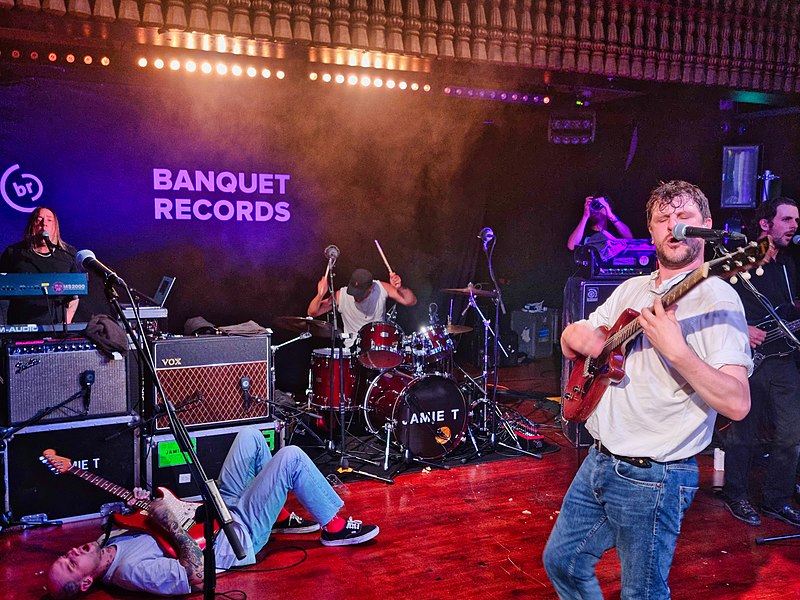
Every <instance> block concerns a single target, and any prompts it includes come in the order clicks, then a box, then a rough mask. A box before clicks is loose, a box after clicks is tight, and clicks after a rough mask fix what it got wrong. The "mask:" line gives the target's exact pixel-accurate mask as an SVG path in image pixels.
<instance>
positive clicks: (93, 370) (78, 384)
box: [2, 340, 130, 425]
mask: <svg viewBox="0 0 800 600" xmlns="http://www.w3.org/2000/svg"><path fill="white" fill-rule="evenodd" d="M3 363H4V364H3V370H2V372H3V378H4V379H5V381H6V385H5V386H3V407H2V408H3V410H2V414H3V419H4V421H5V423H6V424H8V425H17V424H19V423H22V422H24V421H27V420H28V419H30V418H31V417H33V416H34V415H36V414H37V413H38V412H39V411H41V410H42V409H45V408H47V407H53V406H56V405H57V404H59V403H61V402H63V401H64V400H66V399H67V398H70V397H72V396H74V399H73V400H72V401H71V402H68V403H67V404H65V405H64V406H62V407H61V408H59V409H58V410H56V411H55V412H53V413H51V414H49V415H46V416H44V417H42V419H40V420H39V421H37V422H42V423H46V422H51V421H52V422H55V421H73V420H77V419H82V418H86V417H108V416H114V415H125V414H128V413H129V412H130V403H129V399H128V390H127V369H126V359H125V358H120V359H117V360H109V359H107V358H106V357H105V356H103V355H102V354H101V353H100V352H99V351H98V350H97V348H96V346H95V345H94V344H93V343H92V342H90V341H88V340H63V341H32V342H7V343H6V344H5V345H4V346H3ZM90 374H92V375H93V377H94V382H93V383H92V382H91V381H90ZM87 397H88V400H89V402H88V404H89V410H88V411H86V409H85V407H86V404H85V398H87Z"/></svg>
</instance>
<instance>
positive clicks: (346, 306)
mask: <svg viewBox="0 0 800 600" xmlns="http://www.w3.org/2000/svg"><path fill="white" fill-rule="evenodd" d="M388 297H389V294H388V293H387V292H386V289H385V288H384V287H383V285H382V284H381V282H380V281H378V280H377V279H373V280H372V287H371V288H370V289H369V293H367V295H366V297H365V298H364V299H363V300H362V301H361V302H358V303H357V302H356V301H355V298H353V297H352V296H351V295H350V294H348V293H347V288H346V287H343V288H341V289H340V290H339V312H340V313H341V315H342V322H343V323H344V332H345V333H358V332H359V330H360V329H361V328H362V327H363V326H364V325H366V324H367V323H374V322H375V321H383V320H384V318H385V315H386V298H388ZM348 342H349V343H348ZM352 343H353V341H352V340H346V341H345V346H350V345H352Z"/></svg>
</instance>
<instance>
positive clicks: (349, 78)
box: [347, 75, 358, 85]
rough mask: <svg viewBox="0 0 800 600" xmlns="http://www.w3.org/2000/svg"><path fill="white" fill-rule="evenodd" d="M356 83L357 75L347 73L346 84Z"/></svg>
mask: <svg viewBox="0 0 800 600" xmlns="http://www.w3.org/2000/svg"><path fill="white" fill-rule="evenodd" d="M357 83H358V75H348V76H347V84H348V85H355V84H357Z"/></svg>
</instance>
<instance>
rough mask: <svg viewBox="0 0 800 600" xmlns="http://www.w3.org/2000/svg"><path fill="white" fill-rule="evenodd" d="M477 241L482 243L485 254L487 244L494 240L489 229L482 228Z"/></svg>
mask: <svg viewBox="0 0 800 600" xmlns="http://www.w3.org/2000/svg"><path fill="white" fill-rule="evenodd" d="M478 239H479V240H481V241H482V242H483V251H484V252H486V249H487V248H488V247H489V242H491V241H492V240H493V239H494V231H492V228H491V227H484V228H483V229H481V232H480V233H479V234H478Z"/></svg>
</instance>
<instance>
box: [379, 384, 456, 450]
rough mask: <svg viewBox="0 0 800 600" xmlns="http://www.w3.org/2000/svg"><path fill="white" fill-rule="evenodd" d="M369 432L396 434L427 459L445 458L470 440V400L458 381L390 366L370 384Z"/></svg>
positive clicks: (402, 444) (397, 440)
mask: <svg viewBox="0 0 800 600" xmlns="http://www.w3.org/2000/svg"><path fill="white" fill-rule="evenodd" d="M364 417H365V421H366V425H367V428H368V429H369V431H371V432H372V433H374V434H375V435H378V436H385V435H386V434H385V433H384V429H383V426H384V424H385V423H386V422H387V421H388V422H389V423H391V431H392V438H393V441H394V442H395V444H397V445H398V446H400V447H401V448H402V449H408V450H410V451H411V454H412V455H413V456H416V457H419V458H423V459H435V458H442V457H444V456H446V455H447V454H449V453H450V452H451V451H452V450H453V448H455V447H456V446H457V445H458V444H460V443H461V441H462V440H463V439H464V433H465V432H466V429H467V424H468V415H467V405H466V402H465V400H464V396H463V395H462V394H461V390H460V389H459V388H458V385H457V384H456V382H455V381H453V380H452V379H450V378H448V377H444V376H442V375H437V374H429V375H423V374H411V373H407V372H404V371H400V370H392V371H386V372H384V373H381V374H380V375H378V376H377V377H376V378H375V379H374V380H373V381H372V383H371V384H370V386H369V389H368V390H367V396H366V398H365V399H364Z"/></svg>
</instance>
